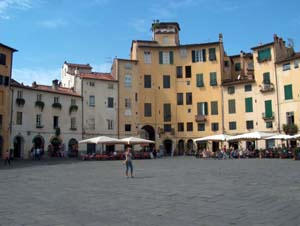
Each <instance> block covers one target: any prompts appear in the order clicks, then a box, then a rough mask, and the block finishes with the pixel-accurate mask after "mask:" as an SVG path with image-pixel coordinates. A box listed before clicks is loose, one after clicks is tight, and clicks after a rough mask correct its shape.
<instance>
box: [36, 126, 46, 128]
mask: <svg viewBox="0 0 300 226" xmlns="http://www.w3.org/2000/svg"><path fill="white" fill-rule="evenodd" d="M36 128H37V129H43V128H44V126H36Z"/></svg>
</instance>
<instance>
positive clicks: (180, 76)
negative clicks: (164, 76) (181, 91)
mask: <svg viewBox="0 0 300 226" xmlns="http://www.w3.org/2000/svg"><path fill="white" fill-rule="evenodd" d="M176 77H177V78H182V66H177V67H176Z"/></svg>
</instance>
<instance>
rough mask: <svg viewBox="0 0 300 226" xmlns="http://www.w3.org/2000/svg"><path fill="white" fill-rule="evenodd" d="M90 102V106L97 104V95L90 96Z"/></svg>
mask: <svg viewBox="0 0 300 226" xmlns="http://www.w3.org/2000/svg"><path fill="white" fill-rule="evenodd" d="M89 104H90V107H94V106H95V96H89Z"/></svg>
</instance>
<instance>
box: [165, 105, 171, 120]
mask: <svg viewBox="0 0 300 226" xmlns="http://www.w3.org/2000/svg"><path fill="white" fill-rule="evenodd" d="M164 121H165V122H171V104H164Z"/></svg>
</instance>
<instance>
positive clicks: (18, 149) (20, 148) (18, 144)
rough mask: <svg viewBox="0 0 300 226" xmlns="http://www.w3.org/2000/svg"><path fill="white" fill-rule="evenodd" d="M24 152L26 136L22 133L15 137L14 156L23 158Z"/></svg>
mask: <svg viewBox="0 0 300 226" xmlns="http://www.w3.org/2000/svg"><path fill="white" fill-rule="evenodd" d="M23 154H24V138H23V137H22V136H20V135H18V136H15V138H14V150H13V157H14V158H21V157H22V156H23Z"/></svg>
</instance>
